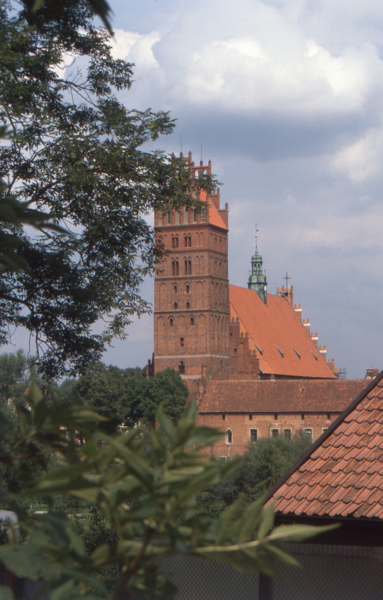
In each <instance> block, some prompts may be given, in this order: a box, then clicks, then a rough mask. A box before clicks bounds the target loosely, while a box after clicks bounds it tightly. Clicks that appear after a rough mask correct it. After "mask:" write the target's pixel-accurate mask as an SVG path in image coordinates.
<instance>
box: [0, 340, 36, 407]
mask: <svg viewBox="0 0 383 600" xmlns="http://www.w3.org/2000/svg"><path fill="white" fill-rule="evenodd" d="M28 373H29V363H28V359H27V357H26V356H25V354H24V351H23V350H18V351H17V352H16V353H9V354H8V353H4V354H0V402H1V403H3V404H5V403H7V402H8V401H9V400H10V399H12V398H14V396H15V393H17V392H18V389H17V388H19V387H20V385H21V387H22V388H23V391H25V387H26V382H27V381H28Z"/></svg>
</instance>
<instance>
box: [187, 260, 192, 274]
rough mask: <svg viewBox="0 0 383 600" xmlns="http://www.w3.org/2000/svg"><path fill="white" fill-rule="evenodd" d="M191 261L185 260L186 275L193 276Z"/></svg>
mask: <svg viewBox="0 0 383 600" xmlns="http://www.w3.org/2000/svg"><path fill="white" fill-rule="evenodd" d="M191 269H192V266H191V260H185V275H191V272H192V271H191Z"/></svg>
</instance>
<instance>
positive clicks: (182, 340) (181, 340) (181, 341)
mask: <svg viewBox="0 0 383 600" xmlns="http://www.w3.org/2000/svg"><path fill="white" fill-rule="evenodd" d="M180 346H181V347H182V348H183V347H184V346H185V340H184V338H183V337H182V338H180Z"/></svg>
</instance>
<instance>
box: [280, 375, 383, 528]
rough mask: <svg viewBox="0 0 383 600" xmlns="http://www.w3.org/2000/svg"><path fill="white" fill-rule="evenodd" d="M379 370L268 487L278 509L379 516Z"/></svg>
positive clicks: (382, 432)
mask: <svg viewBox="0 0 383 600" xmlns="http://www.w3.org/2000/svg"><path fill="white" fill-rule="evenodd" d="M382 378H383V372H381V373H380V374H379V375H378V377H377V378H376V379H375V380H374V381H373V382H372V383H371V384H370V385H369V386H368V387H367V388H366V390H365V391H364V392H362V393H361V394H360V396H359V397H357V398H356V399H355V400H354V401H353V402H352V403H351V405H350V406H349V407H348V409H346V410H345V411H344V413H343V414H342V415H340V417H338V419H337V420H336V421H335V422H334V423H333V424H332V425H331V426H330V427H329V429H328V431H327V432H326V433H325V434H324V435H323V436H322V437H321V438H319V440H318V441H317V442H316V443H315V444H313V446H312V448H311V449H310V450H309V452H308V453H307V454H306V455H305V456H304V457H303V458H302V459H301V460H300V461H298V463H297V464H296V465H294V467H293V468H292V469H291V472H289V473H288V474H287V475H286V476H285V477H284V478H282V480H281V481H280V482H278V483H277V484H276V486H275V487H274V488H273V489H272V490H271V491H270V494H269V497H270V498H271V497H272V498H275V499H277V501H276V504H275V510H276V511H278V512H280V513H283V514H285V515H286V514H293V515H319V516H330V517H347V518H351V517H352V518H358V517H367V518H374V519H383V492H382V490H383V379H382Z"/></svg>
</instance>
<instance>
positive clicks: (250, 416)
mask: <svg viewBox="0 0 383 600" xmlns="http://www.w3.org/2000/svg"><path fill="white" fill-rule="evenodd" d="M230 335H231V334H230ZM252 420H253V415H249V421H252Z"/></svg>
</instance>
